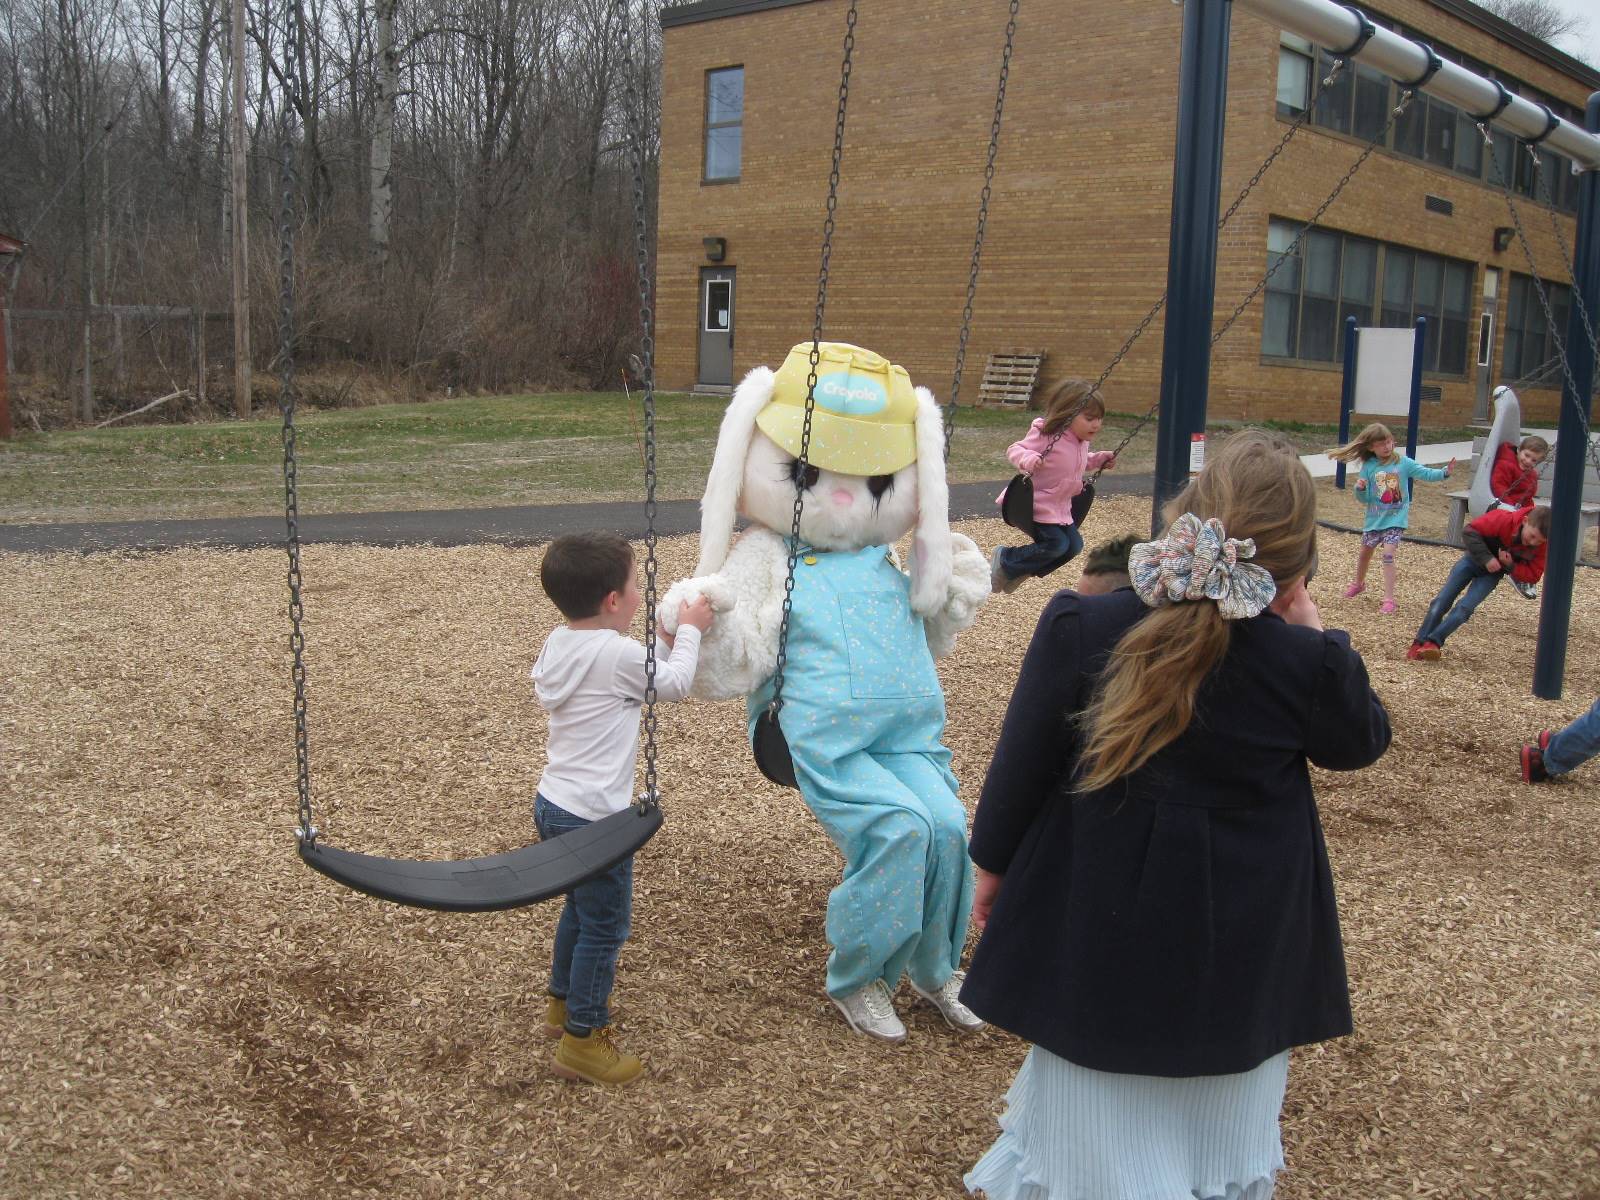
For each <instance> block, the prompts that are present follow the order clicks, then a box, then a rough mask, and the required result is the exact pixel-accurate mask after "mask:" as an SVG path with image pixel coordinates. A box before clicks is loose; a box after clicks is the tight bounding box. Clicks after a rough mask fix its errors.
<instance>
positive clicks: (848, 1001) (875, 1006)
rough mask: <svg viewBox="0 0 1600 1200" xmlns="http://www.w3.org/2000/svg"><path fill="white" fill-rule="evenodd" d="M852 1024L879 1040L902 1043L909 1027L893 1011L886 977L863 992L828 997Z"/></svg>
mask: <svg viewBox="0 0 1600 1200" xmlns="http://www.w3.org/2000/svg"><path fill="white" fill-rule="evenodd" d="M828 999H829V1000H832V1001H833V1002H834V1004H835V1005H836V1006H837V1007H838V1009H839V1011H840V1012H842V1013H843V1014H844V1019H845V1020H846V1021H848V1022H849V1023H850V1028H851V1029H854V1030H855V1031H856V1032H857V1033H863V1034H865V1035H866V1036H867V1037H870V1038H877V1039H878V1040H879V1041H880V1042H903V1041H905V1040H906V1027H905V1026H904V1025H902V1024H901V1023H900V1018H899V1016H898V1015H897V1014H896V1013H895V1011H894V1001H893V1000H891V999H890V998H889V989H888V988H887V987H885V986H884V983H883V980H881V979H874V980H873V981H872V982H871V983H869V984H867V986H866V987H864V988H862V989H861V990H860V991H855V992H851V993H850V994H849V995H848V996H829V997H828Z"/></svg>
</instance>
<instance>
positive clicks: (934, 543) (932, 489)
mask: <svg viewBox="0 0 1600 1200" xmlns="http://www.w3.org/2000/svg"><path fill="white" fill-rule="evenodd" d="M916 394H917V537H916V553H915V554H914V555H913V556H912V560H911V607H912V608H914V609H915V610H916V611H917V612H919V613H921V614H922V615H923V616H928V615H930V614H932V613H935V612H938V611H939V609H941V608H943V607H944V603H945V599H946V597H947V595H948V593H949V591H950V488H949V486H948V485H947V484H946V483H945V474H944V413H943V412H942V411H940V408H939V404H938V401H936V400H935V399H934V398H933V393H932V392H930V391H929V390H928V389H927V388H925V387H919V388H917V389H916Z"/></svg>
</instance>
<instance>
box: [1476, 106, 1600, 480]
mask: <svg viewBox="0 0 1600 1200" xmlns="http://www.w3.org/2000/svg"><path fill="white" fill-rule="evenodd" d="M1478 132H1479V133H1481V134H1482V135H1483V139H1484V141H1486V142H1488V143H1489V149H1490V154H1489V161H1490V164H1491V165H1492V166H1493V167H1494V176H1495V180H1496V181H1497V182H1498V184H1499V186H1500V194H1501V195H1502V196H1504V197H1505V201H1506V210H1507V211H1508V212H1510V214H1511V224H1512V225H1513V226H1515V228H1516V231H1517V242H1518V244H1519V245H1521V247H1522V256H1523V257H1524V258H1525V259H1527V262H1528V275H1529V277H1530V278H1531V279H1532V280H1533V290H1534V294H1535V295H1537V296H1538V297H1539V307H1540V308H1541V309H1543V310H1544V320H1545V326H1546V328H1548V329H1549V330H1550V336H1551V338H1552V339H1554V341H1555V344H1556V357H1557V358H1558V359H1559V360H1560V362H1561V374H1562V376H1563V377H1565V379H1566V381H1567V388H1568V390H1570V391H1571V393H1572V403H1573V411H1574V412H1575V413H1576V414H1577V417H1578V423H1579V424H1580V425H1581V426H1582V427H1583V445H1584V449H1585V451H1586V453H1587V455H1588V458H1589V461H1590V462H1591V463H1592V464H1593V466H1594V468H1595V472H1596V474H1600V448H1597V447H1596V446H1595V444H1594V437H1593V435H1592V434H1591V433H1590V431H1589V418H1588V416H1587V414H1585V413H1584V411H1583V400H1584V397H1583V394H1582V393H1581V392H1579V390H1578V381H1577V380H1576V379H1574V378H1573V376H1572V364H1571V363H1570V362H1568V361H1567V347H1566V343H1565V342H1564V341H1562V338H1561V335H1560V334H1559V333H1557V332H1556V318H1555V313H1554V312H1552V311H1551V308H1550V295H1549V293H1548V292H1546V291H1545V286H1544V280H1542V279H1540V278H1539V264H1538V263H1537V262H1535V261H1534V257H1533V246H1532V245H1531V244H1530V243H1529V242H1528V233H1527V230H1525V229H1524V228H1523V227H1522V213H1521V212H1520V211H1519V210H1518V209H1517V205H1516V201H1515V200H1513V199H1512V198H1511V185H1510V184H1509V183H1508V182H1507V181H1506V178H1505V173H1504V172H1503V171H1501V170H1500V160H1499V159H1498V158H1497V157H1496V156H1495V154H1494V152H1493V151H1494V143H1493V140H1492V138H1491V136H1490V134H1489V131H1488V129H1487V128H1485V126H1484V123H1483V122H1481V121H1480V122H1479V123H1478ZM1572 293H1573V295H1574V296H1576V295H1577V293H1578V289H1577V288H1576V287H1574V288H1573V289H1572Z"/></svg>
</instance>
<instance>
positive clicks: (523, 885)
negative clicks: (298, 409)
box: [279, 0, 662, 913]
mask: <svg viewBox="0 0 1600 1200" xmlns="http://www.w3.org/2000/svg"><path fill="white" fill-rule="evenodd" d="M616 5H617V9H618V15H619V17H620V18H621V30H622V59H623V67H624V71H623V78H624V79H625V80H627V81H629V82H628V84H627V92H628V101H629V103H628V108H629V110H630V112H631V113H632V114H633V117H634V126H633V129H632V133H633V137H632V139H631V141H632V147H631V149H632V160H633V184H634V239H635V243H636V250H637V254H636V257H637V263H638V269H639V296H640V306H641V314H640V315H641V327H642V329H643V353H644V357H643V360H642V367H643V372H642V373H643V377H644V385H645V387H644V440H645V522H646V533H645V579H646V587H645V602H646V614H647V616H646V621H647V626H650V625H653V624H654V620H655V611H656V597H655V573H656V556H655V545H656V534H655V514H656V498H655V489H656V458H655V455H656V441H655V387H654V370H653V367H652V365H651V352H652V339H651V335H650V323H649V319H648V313H649V309H648V305H647V297H648V292H649V287H648V278H649V273H648V254H647V250H646V229H645V210H644V166H643V147H644V145H645V142H646V137H645V129H644V127H643V118H642V116H641V115H640V113H641V112H642V105H639V104H638V103H637V102H636V97H635V95H634V88H633V84H632V82H631V81H632V79H633V50H632V42H631V38H630V34H629V27H628V13H627V8H628V6H627V4H626V0H616ZM298 8H299V5H298V3H291V4H290V5H289V6H288V8H287V18H286V38H285V46H286V49H287V52H288V58H289V61H290V64H291V66H293V64H294V63H295V62H296V61H297V56H298V54H299V49H298V43H297V41H296V36H297V32H298V28H299V23H300V18H299V17H298V16H297V15H296V14H297V11H298ZM296 76H297V73H296V72H295V71H293V70H291V71H290V72H289V73H288V79H289V80H290V81H291V82H290V86H291V88H292V86H293V83H292V81H293V80H294V79H295V78H296ZM291 100H292V96H291ZM295 111H296V105H295V104H293V103H292V102H291V103H289V104H287V105H285V106H284V118H283V121H284V124H283V146H284V151H283V168H282V169H283V210H282V219H281V222H280V229H279V235H280V239H281V240H280V255H281V262H280V266H281V276H282V280H283V283H282V296H281V305H280V321H281V334H282V351H281V359H280V361H281V367H280V369H281V389H280V399H279V404H280V407H281V409H282V413H283V473H284V516H285V519H286V523H287V528H288V536H287V543H286V549H287V550H288V553H289V615H290V623H291V631H292V632H291V637H290V645H291V648H292V649H293V653H294V681H295V743H296V755H295V757H296V767H297V771H298V777H299V778H298V783H299V793H300V810H299V816H300V822H299V831H298V832H299V851H300V858H301V859H302V861H304V862H305V864H306V865H307V866H308V867H310V868H311V869H312V870H314V871H318V872H320V873H321V874H323V875H326V876H327V877H328V878H330V879H332V880H334V881H336V882H338V883H341V884H344V885H345V886H346V887H348V888H351V889H353V890H355V891H358V892H364V893H365V894H367V895H369V896H375V897H377V898H378V899H381V900H388V901H392V902H393V903H396V904H407V905H411V906H412V907H414V908H427V909H434V910H437V911H441V912H469V913H470V912H494V911H497V910H500V909H507V908H520V907H522V906H524V905H528V904H536V903H538V902H539V901H541V900H549V899H553V898H554V897H556V896H561V895H565V894H566V893H568V892H570V891H572V889H573V888H575V887H576V886H577V885H579V884H581V883H583V882H585V881H586V880H589V879H592V878H594V877H595V876H596V875H598V874H600V873H601V872H603V871H606V870H608V869H609V868H611V867H613V866H615V865H616V864H617V863H619V862H621V861H622V860H624V859H626V858H628V857H630V856H632V855H633V854H635V853H637V852H638V851H639V850H640V849H642V848H643V847H644V845H645V843H646V842H648V841H649V840H650V839H651V838H652V837H653V836H654V835H655V833H656V831H657V830H658V829H660V828H661V825H662V813H661V805H660V797H659V794H658V792H657V790H656V786H655V756H656V743H655V720H654V705H655V695H654V670H655V668H654V661H653V658H648V659H647V665H646V668H645V673H646V682H645V694H646V715H645V721H644V728H645V747H644V757H645V786H644V791H643V794H642V795H641V796H640V798H639V800H638V801H637V802H636V803H634V804H632V805H630V806H629V807H627V808H624V809H623V810H622V811H621V812H616V813H612V814H611V815H610V816H607V817H603V818H601V819H600V820H598V821H595V822H593V823H591V824H589V825H584V826H580V827H579V828H577V829H574V830H571V831H569V832H567V833H563V834H562V835H561V836H560V837H554V838H550V839H548V840H542V841H538V842H535V843H533V844H532V845H529V846H524V847H522V848H521V849H518V850H511V851H507V852H505V853H503V854H489V855H484V856H482V857H479V858H464V859H455V860H426V859H405V858H382V857H379V856H377V855H372V854H359V853H356V852H355V851H352V850H340V849H337V848H335V847H332V846H325V845H322V844H321V843H320V841H319V840H318V836H317V831H316V826H315V824H314V823H313V820H314V814H313V812H312V803H311V772H310V751H309V748H308V738H307V722H306V703H305V700H306V688H305V680H306V672H305V661H304V657H303V652H304V646H305V638H304V635H303V633H302V631H301V613H302V608H301V577H300V534H299V500H298V496H297V488H296V478H297V474H298V467H297V463H296V455H295V440H296V438H295V423H294V412H295V389H294V288H293V280H294V239H293V233H292V229H293V224H294V222H293V213H294V171H293V162H294V157H295V154H294V136H293V135H294V113H295Z"/></svg>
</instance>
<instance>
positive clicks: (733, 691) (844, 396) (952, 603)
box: [660, 342, 990, 1042]
mask: <svg viewBox="0 0 1600 1200" xmlns="http://www.w3.org/2000/svg"><path fill="white" fill-rule="evenodd" d="M810 352H811V343H809V342H806V343H802V344H801V345H799V346H796V347H795V348H794V349H793V350H792V351H790V353H789V356H788V358H787V359H786V360H785V362H784V364H783V366H782V367H781V368H780V369H779V370H778V371H777V372H776V373H774V372H773V371H771V370H769V369H767V368H766V367H757V368H756V369H755V370H753V371H751V372H750V374H749V375H747V376H746V377H745V379H744V381H743V382H742V383H740V385H739V387H738V390H737V391H735V393H734V395H733V399H732V401H731V402H730V403H729V405H728V411H727V414H726V416H725V417H724V418H723V422H722V429H721V432H720V433H719V435H718V437H717V449H716V454H715V456H714V460H713V462H712V466H711V476H710V479H709V480H708V481H707V484H706V491H705V496H704V497H703V498H702V500H701V525H700V562H699V566H698V567H697V568H696V572H695V577H694V578H692V579H686V580H681V581H679V582H678V583H676V584H674V585H673V586H672V588H671V590H670V591H669V592H668V593H667V596H666V599H665V601H664V603H663V604H662V605H661V610H660V611H661V612H663V613H664V614H668V619H669V620H670V616H671V614H676V613H677V611H678V605H679V602H680V601H682V600H684V599H689V598H693V597H694V596H695V595H696V594H700V595H704V596H705V597H706V599H707V600H709V601H710V603H711V605H712V607H713V609H715V610H716V612H717V614H718V615H717V620H716V622H715V624H713V625H712V627H711V630H710V632H709V633H708V634H707V636H706V638H705V640H704V642H703V644H702V646H701V651H700V670H699V674H698V676H697V678H696V680H695V685H694V693H695V694H696V695H699V696H702V697H704V698H707V699H728V698H731V697H734V696H745V697H746V698H747V700H746V702H747V705H748V709H749V715H750V721H751V728H752V730H754V728H755V722H756V721H757V719H758V718H760V717H761V716H762V714H763V713H765V712H766V711H767V709H768V707H769V705H770V703H771V701H772V698H773V691H774V679H773V675H774V672H775V670H776V668H777V659H778V641H779V636H778V634H779V627H780V625H781V623H782V619H783V600H784V590H785V580H786V578H787V575H788V550H789V537H790V531H791V529H792V528H793V519H794V506H795V496H796V486H797V484H799V485H801V486H802V487H803V493H802V496H803V503H802V510H801V518H800V544H799V546H798V547H797V548H796V552H797V558H796V563H795V576H794V591H793V604H792V609H791V615H790V619H789V631H788V637H787V640H786V644H785V661H784V674H783V692H782V708H781V712H780V714H779V717H778V723H779V725H780V727H781V729H782V733H783V736H784V738H785V739H786V740H787V742H788V747H789V751H790V754H791V756H792V758H793V763H794V772H795V779H796V782H797V784H798V787H799V790H800V794H801V796H802V797H803V798H804V800H805V802H806V805H807V807H809V808H810V809H811V812H812V813H813V814H814V815H815V816H816V818H817V820H818V821H819V822H821V824H822V827H823V828H824V829H825V830H826V831H827V833H828V836H829V837H830V838H832V839H833V842H834V844H835V845H836V846H837V847H838V848H839V851H840V853H841V854H843V856H844V859H845V868H844V879H843V881H842V882H841V883H840V884H839V885H838V886H837V887H836V888H834V889H833V892H832V894H831V895H830V896H829V899H828V918H827V935H828V941H829V942H830V943H831V944H832V946H833V952H832V954H831V955H830V956H829V959H828V978H827V992H828V996H829V998H830V999H832V1000H833V1002H834V1004H836V1005H837V1006H838V1007H839V1010H840V1011H841V1012H842V1013H843V1014H844V1016H845V1019H846V1020H847V1021H848V1022H849V1023H850V1026H851V1028H852V1029H854V1030H855V1031H856V1032H858V1033H862V1034H866V1035H868V1036H870V1037H875V1038H879V1039H881V1040H884V1041H891V1042H898V1041H901V1040H903V1039H904V1037H905V1027H904V1026H903V1025H902V1024H901V1023H900V1019H899V1017H898V1015H897V1014H896V1013H895V1009H894V1005H893V1003H892V1001H891V994H892V992H893V989H894V988H895V986H896V985H897V984H898V983H899V980H900V976H901V974H902V973H904V974H906V975H909V977H910V980H911V985H912V988H913V989H914V990H915V991H916V992H917V993H918V994H919V995H921V996H922V997H923V998H924V999H926V1000H928V1001H929V1002H931V1003H932V1004H934V1005H935V1006H936V1007H937V1008H938V1010H939V1012H940V1013H941V1014H942V1015H943V1017H944V1018H945V1020H946V1021H947V1022H948V1023H949V1024H950V1025H951V1026H953V1027H954V1028H956V1029H957V1030H961V1031H971V1030H974V1029H980V1028H982V1025H983V1023H982V1022H981V1021H980V1020H979V1019H978V1018H977V1017H976V1016H974V1015H973V1014H972V1012H971V1011H970V1010H968V1009H967V1008H966V1007H964V1006H963V1005H962V1004H961V1003H960V1001H959V1000H957V998H956V993H957V992H958V991H959V990H960V987H961V979H962V972H960V971H958V970H957V967H958V965H959V963H960V960H961V951H962V948H963V945H964V943H965V941H966V933H967V920H968V917H969V916H970V913H971V909H972V877H971V871H970V869H969V866H968V862H967V840H966V824H967V823H966V812H965V810H964V809H963V808H962V805H961V801H960V800H959V799H958V798H957V796H956V779H955V776H954V775H953V774H952V773H951V771H950V766H949V764H950V751H949V750H948V749H946V748H945V746H944V745H943V743H942V742H941V740H940V739H941V736H942V734H943V732H944V719H945V712H944V695H943V693H942V692H941V690H940V687H939V679H938V676H937V674H936V673H935V671H934V665H933V662H934V657H935V656H936V655H943V654H945V653H947V652H948V651H949V650H950V648H951V647H952V646H953V645H954V643H955V637H956V634H957V633H959V632H960V631H961V630H963V629H965V628H966V627H967V626H969V625H971V624H972V622H973V620H974V619H975V617H976V615H977V610H978V606H979V605H980V604H981V603H982V602H983V600H984V599H985V598H986V596H987V595H988V594H989V588H990V585H989V568H988V563H987V561H986V560H985V559H984V556H983V555H982V554H981V553H980V552H979V550H978V548H977V546H976V545H974V544H973V542H972V540H971V539H970V538H968V537H965V536H963V535H961V534H956V533H952V532H951V530H950V524H949V502H950V495H949V489H948V488H947V486H946V484H945V475H944V428H943V423H942V420H941V414H940V411H939V407H938V405H937V403H935V401H934V399H933V396H932V394H931V393H930V392H929V391H928V390H927V389H926V388H915V389H914V388H913V387H912V386H911V381H910V379H909V378H908V376H907V375H906V372H905V371H904V369H902V368H900V367H897V366H893V365H891V364H890V363H889V362H888V361H887V360H885V359H883V358H882V357H880V356H879V355H877V354H874V353H872V352H871V351H869V350H862V349H859V348H858V347H855V346H850V345H845V344H843V343H829V342H824V343H821V345H820V357H819V362H818V365H817V368H816V370H817V383H816V387H815V391H814V398H815V406H814V409H813V413H812V419H811V432H810V440H809V443H808V446H807V455H806V458H807V464H808V465H807V467H806V468H805V472H804V475H803V476H802V475H801V473H800V464H799V455H800V449H801V438H802V429H803V427H804V424H805V405H806V377H807V374H808V373H809V369H810ZM737 514H743V515H744V516H745V517H746V518H748V519H749V521H750V526H749V528H747V529H746V530H745V531H744V532H743V533H742V534H741V535H740V537H739V539H738V541H737V542H734V541H733V528H734V519H735V516H736V515H737ZM913 529H915V531H916V533H915V537H914V539H913V543H912V550H911V555H910V574H909V577H908V575H907V573H906V572H904V571H902V570H901V569H900V568H899V566H898V565H897V564H896V561H895V559H894V556H893V552H892V551H891V550H890V547H891V546H893V544H894V543H895V542H896V541H898V540H899V539H900V538H901V537H903V536H904V535H905V534H906V533H908V532H911V531H912V530H913ZM730 545H731V548H730ZM668 632H669V633H671V632H672V630H671V628H669V629H668Z"/></svg>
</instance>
